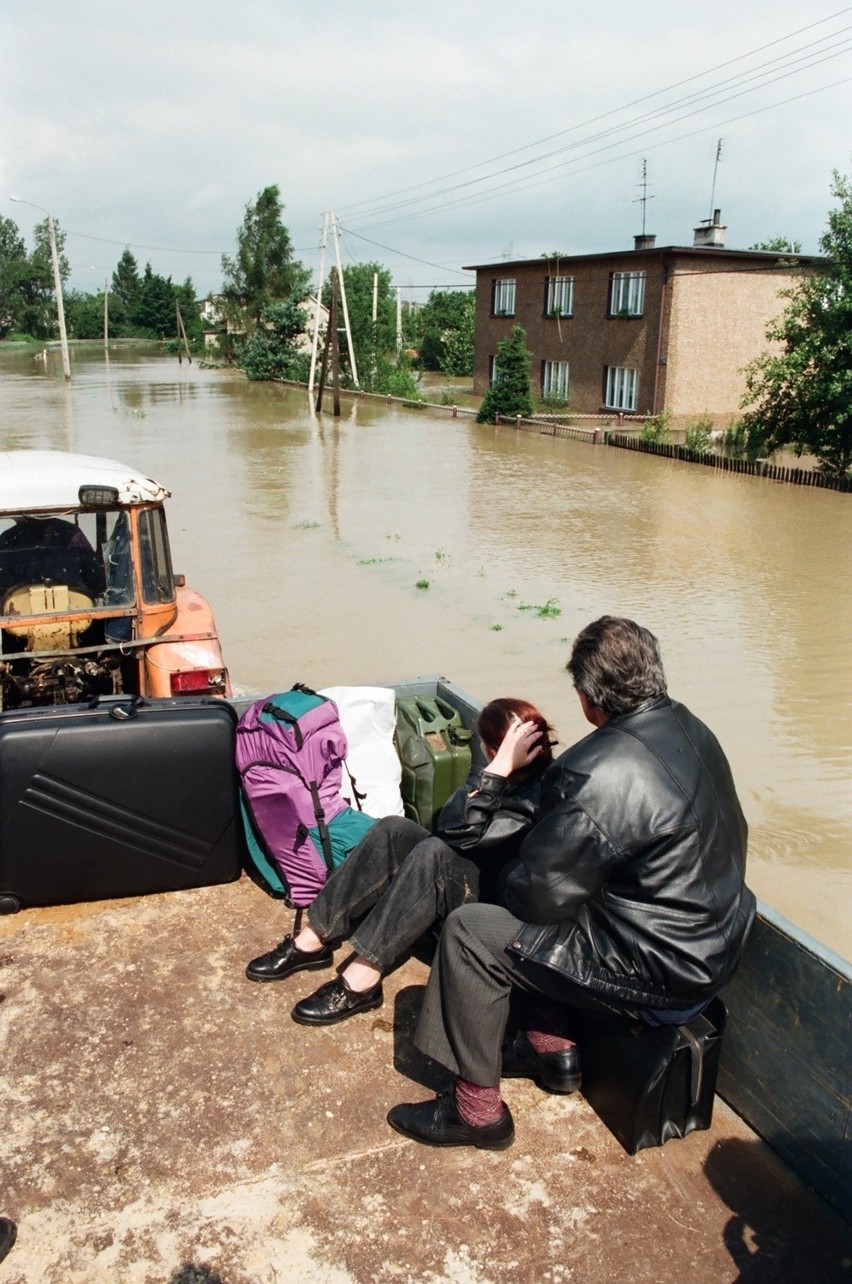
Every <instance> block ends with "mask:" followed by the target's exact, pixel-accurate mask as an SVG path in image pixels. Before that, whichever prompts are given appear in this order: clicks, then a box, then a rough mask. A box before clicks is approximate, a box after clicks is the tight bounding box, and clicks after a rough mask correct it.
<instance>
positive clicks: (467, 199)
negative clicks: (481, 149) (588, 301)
mask: <svg viewBox="0 0 852 1284" xmlns="http://www.w3.org/2000/svg"><path fill="white" fill-rule="evenodd" d="M850 80H852V77H848V76H847V77H845V78H844V79H842V80H835V81H833V82H832V83H830V84H828V85H820V86H819V87H818V88H817V89H809V90H806V91H805V92H804V93H801V94H794V95H792V96H791V97H790V98H784V99H781V100H780V101H779V102H775V103H768V104H767V105H766V106H764V107H756V108H754V110H753V111H749V112H742V113H741V114H740V115H739V116H730V117H728V119H727V120H723V121H717V122H715V123H714V124H712V125H707V126H704V125H702V126H701V127H700V128H699V129H693V130H689V131H687V132H686V133H684V134H677V135H676V136H675V137H674V138H667V139H663V140H661V141H660V142H656V143H643V145H642V146H641V147H640V148H638V149H636V150H635V151H632V152H624V153H622V154H621V155H619V156H614V157H608V158H607V159H606V160H602V161H596V162H594V163H593V164H591V165H585V166H583V168H582V169H577V170H574V171H573V174H572V177H573V176H576V175H577V174H585V173H587V172H588V171H589V170H592V169H600V168H601V167H602V166H603V165H611V164H613V163H614V162H615V161H620V160H629V159H630V158H631V157H634V156H641V155H643V154H644V152H646V151H654V150H655V149H657V148H659V147H668V146H670V145H671V144H672V143H677V142H682V141H683V140H684V139H686V138H694V137H695V136H696V135H697V134H705V133H707V132H708V131H709V130H712V131H713V132H715V131H716V130H717V129H720V128H724V126H725V125H732V124H736V123H737V122H738V121H741V120H748V119H749V118H750V117H752V116H759V115H762V114H763V113H764V112H767V111H772V110H774V109H775V108H776V107H784V106H786V105H787V104H788V103H794V102H799V101H801V100H802V99H803V98H810V97H812V96H813V95H814V94H820V93H825V92H826V91H827V90H829V89H836V88H837V87H838V86H840V85H846V84H849V82H850ZM641 137H643V135H642V134H638V135H634V136H632V137H631V138H626V139H622V140H621V143H613V144H610V145H609V146H607V147H602V148H598V149H597V151H593V152H589V153H587V154H586V155H584V156H579V157H576V158H575V159H574V160H569V161H563V162H561V163H560V164H559V165H552V166H550V168H549V169H547V170H545V171H544V173H545V174H546V175H552V174H554V173H556V172H557V171H558V172H559V173H563V174H564V171H565V170H566V169H567V167H568V166H569V165H573V164H575V163H579V162H580V161H584V160H587V159H588V158H589V157H590V156H595V155H597V154H598V152H601V151H609V150H611V148H612V147H616V146H620V145H623V144H624V143H628V142H632V141H634V138H641ZM553 181H554V180H553V178H552V177H543V178H538V179H537V180H534V179H531V178H529V177H524V178H515V179H511V180H510V181H509V182H507V183H501V184H500V185H499V186H497V187H494V188H492V189H490V190H489V191H487V192H480V193H478V194H468V195H467V196H463V197H459V199H458V200H455V201H447V202H444V203H443V204H440V205H434V206H431V207H429V208H427V209H423V210H418V211H415V212H412V213H408V214H402V215H400V216H399V217H398V218H395V219H386V220H385V221H384V222H383V223H381V224H379V226H382V227H388V226H391V225H392V224H394V223H404V222H406V221H408V220H409V219H413V218H422V217H425V216H426V215H429V214H438V213H443V212H444V211H445V210H449V209H457V208H459V207H460V206H465V205H476V204H480V203H481V202H482V201H485V200H490V199H492V197H493V196H494V195H495V193H497V192H503V191H509V190H512V189H517V188H518V187H520V186H523V187H524V189H525V190H529V189H530V188H533V187H540V186H542V184H544V183H550V182H553Z"/></svg>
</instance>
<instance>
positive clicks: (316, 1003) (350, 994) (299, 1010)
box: [290, 976, 385, 1025]
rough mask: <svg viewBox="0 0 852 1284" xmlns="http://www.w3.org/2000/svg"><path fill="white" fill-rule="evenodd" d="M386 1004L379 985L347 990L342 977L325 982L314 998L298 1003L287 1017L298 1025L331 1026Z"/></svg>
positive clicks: (377, 983)
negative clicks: (358, 989)
mask: <svg viewBox="0 0 852 1284" xmlns="http://www.w3.org/2000/svg"><path fill="white" fill-rule="evenodd" d="M384 1001H385V996H384V993H383V991H382V983H381V981H377V982H376V984H375V985H372V986H371V987H370V989H369V990H361V991H360V993H359V992H358V991H357V990H350V988H349V986H348V985H347V984H346V982H345V981H344V979H343V977H342V976H336V977H335V978H334V980H333V981H326V983H325V985H321V986H320V988H319V989H318V990H317V991H316V993H315V994H311V995H309V996H308V998H307V999H302V1001H301V1002H300V1003H297V1004H296V1006H295V1007H294V1008H293V1011H292V1012H291V1013H290V1015H291V1016H292V1018H293V1020H294V1021H298V1023H299V1025H334V1024H336V1022H338V1021H345V1020H346V1018H347V1017H351V1016H355V1014H356V1012H370V1011H372V1009H373V1008H380V1007H381V1006H382V1004H383V1003H384Z"/></svg>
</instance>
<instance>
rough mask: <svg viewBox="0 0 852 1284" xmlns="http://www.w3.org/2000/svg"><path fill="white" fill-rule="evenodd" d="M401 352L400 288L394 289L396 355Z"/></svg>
mask: <svg viewBox="0 0 852 1284" xmlns="http://www.w3.org/2000/svg"><path fill="white" fill-rule="evenodd" d="M401 352H402V287H401V286H399V285H398V286H397V287H396V355H397V356H399V354H400V353H401Z"/></svg>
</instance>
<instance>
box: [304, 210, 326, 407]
mask: <svg viewBox="0 0 852 1284" xmlns="http://www.w3.org/2000/svg"><path fill="white" fill-rule="evenodd" d="M327 236H328V211H326V213H325V214H323V216H322V237H321V238H320V261H319V279H318V281H317V306H316V311H315V312H314V338H313V343H312V344H311V372H310V374H309V375H308V393H309V394H311V393H313V390H314V376H315V375H316V371H317V348H318V346H319V329H320V309H321V308H322V287H323V283H324V281H325V246H326V238H327Z"/></svg>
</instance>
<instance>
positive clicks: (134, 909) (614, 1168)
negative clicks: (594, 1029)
mask: <svg viewBox="0 0 852 1284" xmlns="http://www.w3.org/2000/svg"><path fill="white" fill-rule="evenodd" d="M288 928H289V913H288V911H286V910H285V909H284V908H283V907H282V906H281V905H280V903H278V902H275V901H273V900H271V899H269V898H268V897H266V896H265V895H264V894H263V893H262V892H261V891H260V890H259V889H258V888H257V887H255V885H254V884H253V883H252V882H251V881H250V880H249V879H247V878H245V877H243V878H242V879H241V880H240V881H239V882H237V883H231V884H226V885H224V886H219V887H210V888H204V889H202V890H200V891H191V892H177V893H169V894H165V895H157V896H149V897H144V898H139V899H133V900H126V901H105V902H100V903H96V904H87V905H77V906H64V907H60V908H54V909H41V910H28V911H23V912H22V913H20V914H17V915H14V916H11V917H8V918H3V919H0V1023H1V1024H0V1038H2V1067H3V1080H4V1087H3V1095H2V1107H0V1108H2V1115H3V1119H2V1138H3V1144H2V1161H0V1213H3V1214H6V1215H8V1216H11V1217H13V1218H15V1220H16V1221H17V1222H18V1227H19V1231H18V1242H17V1244H16V1246H15V1248H14V1249H13V1250H12V1252H11V1254H10V1255H9V1257H8V1258H7V1259H6V1261H5V1262H3V1263H2V1264H0V1284H7V1282H8V1284H60V1282H61V1284H100V1282H101V1281H104V1282H109V1284H113V1282H115V1284H137V1282H138V1284H142V1282H143V1281H144V1282H145V1284H217V1282H219V1281H221V1284H275V1282H277V1284H283V1281H291V1280H299V1281H303V1282H304V1284H320V1282H322V1284H350V1281H356V1282H358V1284H367V1282H370V1284H372V1282H373V1281H376V1282H380V1284H397V1282H399V1284H407V1282H408V1281H428V1282H429V1284H438V1282H439V1281H440V1282H443V1281H447V1282H450V1281H451V1282H452V1284H486V1282H488V1281H492V1282H495V1284H496V1282H503V1281H506V1282H511V1284H515V1282H516V1281H517V1282H518V1284H520V1282H521V1281H524V1282H525V1284H527V1282H528V1284H538V1282H539V1281H546V1282H549V1284H566V1282H567V1281H583V1282H584V1284H585V1282H589V1284H597V1282H598V1281H601V1282H603V1281H614V1280H619V1281H620V1280H630V1281H638V1280H653V1281H673V1282H674V1281H678V1282H679V1281H686V1280H691V1281H705V1280H706V1281H729V1280H730V1281H733V1280H744V1281H749V1282H752V1281H755V1282H756V1281H773V1282H776V1281H787V1280H790V1281H793V1280H796V1281H805V1280H806V1281H808V1282H809V1284H822V1282H823V1281H826V1282H828V1281H835V1280H847V1281H849V1280H852V1269H850V1260H849V1259H850V1258H852V1248H850V1242H849V1228H848V1227H847V1226H845V1224H844V1223H842V1222H841V1221H840V1219H839V1218H837V1217H836V1216H835V1215H834V1214H833V1213H832V1212H831V1211H830V1210H829V1209H828V1208H827V1206H826V1205H825V1204H823V1203H822V1202H821V1201H820V1200H819V1199H818V1198H817V1197H816V1196H815V1195H813V1194H812V1193H811V1192H810V1191H809V1190H808V1189H807V1188H806V1187H804V1186H803V1185H802V1184H801V1183H800V1182H799V1181H798V1180H797V1179H796V1178H794V1177H793V1176H792V1175H791V1174H790V1172H789V1171H788V1170H787V1169H786V1168H784V1167H783V1165H782V1164H781V1163H780V1161H778V1160H777V1159H776V1158H775V1157H774V1155H773V1153H772V1152H771V1151H770V1150H769V1149H768V1148H767V1147H766V1146H765V1145H763V1143H761V1142H760V1141H758V1140H757V1139H756V1138H755V1137H754V1135H753V1134H752V1133H750V1132H749V1131H748V1130H747V1129H746V1128H745V1126H744V1125H743V1124H742V1123H741V1122H740V1121H739V1120H738V1119H737V1118H736V1117H735V1116H734V1115H733V1114H732V1112H731V1111H730V1110H728V1108H727V1107H726V1106H724V1104H723V1103H721V1102H717V1109H716V1117H715V1121H714V1126H713V1129H712V1130H711V1131H710V1132H706V1133H694V1134H693V1135H692V1136H690V1137H688V1138H686V1139H685V1140H683V1141H672V1142H669V1143H668V1144H667V1145H666V1146H665V1147H663V1148H662V1149H659V1150H646V1151H643V1152H641V1153H640V1154H639V1155H637V1156H635V1157H630V1156H628V1155H627V1154H625V1153H624V1151H623V1150H622V1149H621V1147H620V1146H619V1144H618V1142H617V1141H616V1140H615V1139H614V1138H613V1137H612V1136H611V1134H610V1133H609V1132H608V1131H607V1130H606V1128H605V1127H604V1126H603V1124H601V1123H600V1122H599V1121H598V1119H597V1117H596V1116H595V1115H594V1114H593V1112H592V1111H591V1109H590V1108H589V1107H588V1106H587V1105H586V1103H585V1102H584V1100H583V1098H582V1096H579V1095H577V1096H573V1097H570V1098H566V1097H557V1096H550V1095H547V1094H545V1093H543V1092H541V1091H540V1090H539V1089H538V1088H537V1087H536V1086H535V1085H534V1084H532V1083H527V1082H525V1081H521V1080H513V1081H509V1082H507V1083H506V1085H505V1095H506V1098H507V1100H508V1101H509V1103H510V1105H511V1107H512V1111H513V1113H514V1115H515V1124H516V1130H517V1139H516V1141H515V1144H514V1146H513V1147H512V1148H511V1149H509V1150H507V1151H504V1152H502V1153H499V1154H493V1153H491V1154H489V1153H479V1152H475V1151H472V1150H464V1149H463V1150H445V1151H441V1150H433V1149H429V1148H426V1147H421V1146H418V1145H416V1144H415V1143H413V1142H409V1141H406V1140H405V1139H404V1138H402V1137H399V1136H398V1135H397V1134H396V1133H394V1132H392V1131H391V1130H390V1129H389V1128H388V1126H387V1124H386V1123H385V1113H386V1111H387V1109H388V1108H389V1107H390V1106H391V1105H393V1104H395V1103H396V1102H397V1101H402V1100H418V1099H420V1098H422V1097H425V1096H428V1095H430V1092H431V1090H432V1089H433V1088H435V1087H440V1071H439V1068H438V1067H435V1066H430V1065H428V1064H424V1063H423V1062H422V1059H421V1060H417V1059H416V1054H415V1053H414V1052H413V1051H412V1049H411V1046H410V1040H409V1035H410V1031H411V1029H412V1025H413V1022H414V1019H415V1015H416V1010H417V1006H418V1003H419V1000H420V995H421V993H422V986H423V984H424V982H425V979H426V975H427V968H426V966H425V965H424V963H422V962H420V961H419V960H417V959H411V960H409V961H408V962H406V963H405V964H404V965H403V966H402V967H401V968H400V969H398V970H397V971H396V972H395V973H394V974H393V975H392V976H391V977H389V978H388V980H387V982H386V999H385V1004H384V1007H383V1008H381V1009H379V1010H378V1011H376V1012H371V1013H367V1014H363V1015H360V1016H358V1017H355V1018H353V1019H351V1020H350V1021H347V1022H346V1023H344V1024H342V1025H340V1026H338V1027H336V1028H334V1027H332V1028H330V1029H320V1030H310V1029H307V1030H306V1029H304V1028H303V1027H300V1026H297V1025H295V1024H294V1023H293V1022H292V1021H291V1020H290V1015H289V1013H290V1008H291V1006H292V1004H293V1003H294V1002H295V1001H296V999H298V998H300V997H302V995H304V994H306V993H309V992H310V991H311V990H312V989H313V988H314V987H315V985H317V984H319V983H320V982H321V981H322V980H323V979H324V977H325V974H322V973H319V974H318V973H308V974H305V975H302V976H295V977H292V978H290V979H289V980H287V981H284V982H281V983H276V984H273V985H256V984H251V983H250V982H248V981H247V980H246V979H245V978H244V976H243V968H244V966H245V963H246V961H247V960H248V959H249V958H251V957H252V956H253V955H255V954H257V953H260V952H262V951H263V950H265V949H267V948H269V947H270V946H271V945H272V944H274V943H275V941H277V940H278V939H280V937H281V936H282V935H283V934H284V932H285V931H286V930H288ZM344 957H345V950H344V951H341V952H340V953H339V956H338V958H339V960H342V959H343V958H344ZM412 1079H413V1080H415V1082H412Z"/></svg>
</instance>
